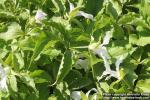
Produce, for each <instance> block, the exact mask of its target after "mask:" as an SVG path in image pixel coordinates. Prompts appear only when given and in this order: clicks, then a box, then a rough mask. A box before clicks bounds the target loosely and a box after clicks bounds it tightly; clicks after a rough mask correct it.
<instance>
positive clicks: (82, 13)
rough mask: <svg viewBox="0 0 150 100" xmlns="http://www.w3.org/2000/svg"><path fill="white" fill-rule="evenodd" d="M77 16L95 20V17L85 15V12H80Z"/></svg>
mask: <svg viewBox="0 0 150 100" xmlns="http://www.w3.org/2000/svg"><path fill="white" fill-rule="evenodd" d="M76 16H83V17H84V18H88V19H91V20H94V18H93V15H91V14H88V13H85V12H83V11H79V12H78V13H77V15H76Z"/></svg>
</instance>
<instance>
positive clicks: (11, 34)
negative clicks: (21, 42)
mask: <svg viewBox="0 0 150 100" xmlns="http://www.w3.org/2000/svg"><path fill="white" fill-rule="evenodd" d="M22 33H23V32H22V30H21V27H20V25H19V24H17V23H11V24H10V26H8V30H7V31H6V32H2V33H0V39H4V40H5V41H8V40H12V39H15V38H17V37H20V36H22V35H23V34H22Z"/></svg>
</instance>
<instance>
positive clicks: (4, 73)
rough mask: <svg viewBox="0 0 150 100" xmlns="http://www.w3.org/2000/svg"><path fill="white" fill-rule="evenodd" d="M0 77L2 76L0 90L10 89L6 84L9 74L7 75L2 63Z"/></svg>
mask: <svg viewBox="0 0 150 100" xmlns="http://www.w3.org/2000/svg"><path fill="white" fill-rule="evenodd" d="M0 77H1V80H0V90H2V91H8V87H7V84H6V80H7V75H6V72H5V70H4V69H3V67H2V66H1V64H0Z"/></svg>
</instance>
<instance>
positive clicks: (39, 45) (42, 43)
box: [29, 33, 49, 68]
mask: <svg viewBox="0 0 150 100" xmlns="http://www.w3.org/2000/svg"><path fill="white" fill-rule="evenodd" d="M48 41H49V38H47V37H45V35H44V36H43V34H42V33H41V37H40V38H39V40H38V41H37V43H36V45H35V48H34V52H33V55H32V57H31V60H30V65H29V68H30V67H32V64H33V62H34V60H35V58H36V57H38V56H39V55H40V53H41V52H42V50H43V49H44V47H45V46H46V44H47V43H48Z"/></svg>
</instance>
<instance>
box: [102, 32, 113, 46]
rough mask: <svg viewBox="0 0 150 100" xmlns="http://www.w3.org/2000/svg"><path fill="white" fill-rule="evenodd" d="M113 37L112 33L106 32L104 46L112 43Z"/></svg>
mask: <svg viewBox="0 0 150 100" xmlns="http://www.w3.org/2000/svg"><path fill="white" fill-rule="evenodd" d="M111 37H112V31H107V32H106V35H105V37H104V39H103V43H102V45H107V44H109V41H110V38H111Z"/></svg>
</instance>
